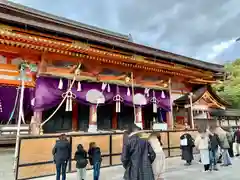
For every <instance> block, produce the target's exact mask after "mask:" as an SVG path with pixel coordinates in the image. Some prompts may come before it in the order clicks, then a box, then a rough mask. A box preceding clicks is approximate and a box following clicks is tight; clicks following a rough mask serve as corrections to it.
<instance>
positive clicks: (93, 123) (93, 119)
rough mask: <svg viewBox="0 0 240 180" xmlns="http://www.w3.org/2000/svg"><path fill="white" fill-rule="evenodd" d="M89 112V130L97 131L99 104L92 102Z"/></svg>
mask: <svg viewBox="0 0 240 180" xmlns="http://www.w3.org/2000/svg"><path fill="white" fill-rule="evenodd" d="M89 112H90V113H89V127H88V132H97V105H95V104H91V105H90V111H89Z"/></svg>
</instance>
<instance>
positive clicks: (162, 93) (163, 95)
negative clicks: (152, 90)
mask: <svg viewBox="0 0 240 180" xmlns="http://www.w3.org/2000/svg"><path fill="white" fill-rule="evenodd" d="M161 98H162V99H165V98H166V96H165V93H164V91H162V92H161Z"/></svg>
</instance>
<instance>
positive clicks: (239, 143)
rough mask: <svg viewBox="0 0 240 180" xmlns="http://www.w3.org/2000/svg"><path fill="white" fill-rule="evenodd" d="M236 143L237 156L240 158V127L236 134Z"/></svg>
mask: <svg viewBox="0 0 240 180" xmlns="http://www.w3.org/2000/svg"><path fill="white" fill-rule="evenodd" d="M234 141H235V143H236V156H240V127H238V128H237V130H236V132H235V133H234Z"/></svg>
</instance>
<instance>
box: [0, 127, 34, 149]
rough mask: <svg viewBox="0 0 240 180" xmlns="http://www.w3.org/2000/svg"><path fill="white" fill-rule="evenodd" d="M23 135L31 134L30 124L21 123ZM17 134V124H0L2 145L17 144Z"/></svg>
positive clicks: (0, 142)
mask: <svg viewBox="0 0 240 180" xmlns="http://www.w3.org/2000/svg"><path fill="white" fill-rule="evenodd" d="M20 134H21V135H28V134H29V125H21V127H20ZM16 135H17V126H16V125H1V126H0V145H1V144H2V145H10V144H15V142H16Z"/></svg>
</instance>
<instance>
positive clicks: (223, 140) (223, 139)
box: [215, 127, 232, 166]
mask: <svg viewBox="0 0 240 180" xmlns="http://www.w3.org/2000/svg"><path fill="white" fill-rule="evenodd" d="M215 132H216V133H217V135H218V137H219V139H220V147H221V150H222V159H223V164H222V166H229V165H232V163H231V160H230V156H229V154H228V149H229V148H230V146H229V142H228V135H227V132H226V131H224V130H223V129H222V128H221V127H218V128H216V130H215Z"/></svg>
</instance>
